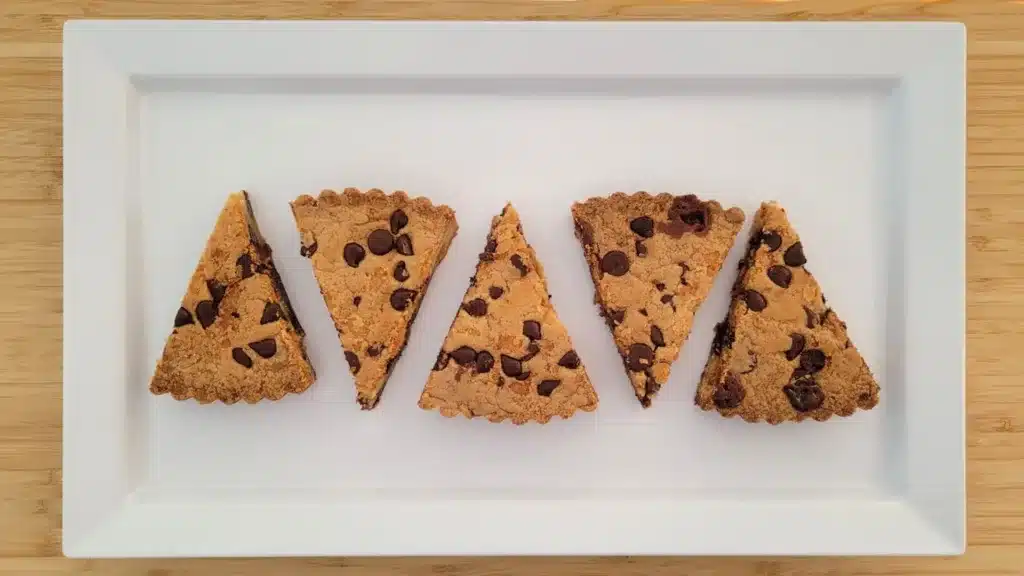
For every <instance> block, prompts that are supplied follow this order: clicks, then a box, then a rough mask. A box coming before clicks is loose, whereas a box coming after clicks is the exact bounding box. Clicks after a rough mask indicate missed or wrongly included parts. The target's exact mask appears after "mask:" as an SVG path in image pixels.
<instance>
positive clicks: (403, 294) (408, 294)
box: [391, 288, 416, 312]
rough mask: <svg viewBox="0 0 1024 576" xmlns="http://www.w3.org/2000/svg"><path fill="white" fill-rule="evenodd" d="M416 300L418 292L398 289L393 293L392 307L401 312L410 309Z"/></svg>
mask: <svg viewBox="0 0 1024 576" xmlns="http://www.w3.org/2000/svg"><path fill="white" fill-rule="evenodd" d="M414 298H416V291H415V290H409V289H407V288H398V289H396V290H395V291H394V292H392V293H391V307H392V308H394V309H395V310H397V311H399V312H401V311H402V310H405V309H406V308H408V307H409V304H411V303H412V301H413V299H414Z"/></svg>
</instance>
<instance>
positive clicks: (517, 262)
mask: <svg viewBox="0 0 1024 576" xmlns="http://www.w3.org/2000/svg"><path fill="white" fill-rule="evenodd" d="M512 265H513V266H515V267H516V270H519V275H520V276H526V274H527V272H529V271H530V269H529V268H527V267H526V263H525V262H523V257H522V256H520V255H519V254H513V255H512Z"/></svg>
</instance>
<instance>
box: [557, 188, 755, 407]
mask: <svg viewBox="0 0 1024 576" xmlns="http://www.w3.org/2000/svg"><path fill="white" fill-rule="evenodd" d="M572 215H573V220H574V222H575V225H576V237H577V238H578V239H579V241H580V244H581V245H582V246H583V254H584V256H585V257H586V259H587V264H588V265H589V267H590V275H591V277H592V278H593V280H594V288H595V296H594V300H595V302H596V303H597V305H598V307H599V309H600V311H601V315H602V316H604V319H605V322H606V323H607V324H608V328H609V329H610V330H611V331H612V336H613V338H614V339H615V344H616V345H617V346H618V349H619V354H620V355H621V356H622V361H623V364H625V366H626V373H627V375H628V376H629V380H630V383H631V384H632V386H633V392H634V393H635V394H636V397H637V400H639V401H640V404H641V405H643V406H644V407H645V408H646V407H649V406H650V405H651V400H652V399H653V398H654V396H655V394H657V392H658V391H659V390H660V389H661V387H662V386H664V385H665V383H666V382H668V377H669V372H670V370H671V366H672V363H673V362H675V360H676V359H677V358H678V357H679V352H680V350H681V349H682V346H683V343H684V342H686V338H687V336H688V335H689V334H690V328H691V325H692V323H693V316H694V313H695V312H696V311H697V308H698V307H699V306H700V304H701V303H702V302H703V301H704V299H705V298H707V295H708V292H709V291H710V290H711V285H712V283H713V282H714V279H715V275H717V274H718V271H719V270H720V269H721V268H722V263H723V262H724V261H725V258H726V256H727V255H728V253H729V249H730V247H732V244H733V242H734V240H735V239H736V234H738V233H739V231H740V228H742V227H743V220H744V215H743V211H742V210H740V209H739V208H729V209H728V210H726V209H723V208H722V206H721V204H719V203H718V202H715V201H704V200H701V199H699V198H697V197H696V196H694V195H692V194H690V195H687V196H672V195H670V194H658V195H656V196H652V195H650V194H648V193H646V192H638V193H635V194H630V195H627V194H624V193H622V192H617V193H615V194H612V195H611V196H610V197H608V198H591V199H589V200H587V201H585V202H578V203H576V204H574V205H573V207H572Z"/></svg>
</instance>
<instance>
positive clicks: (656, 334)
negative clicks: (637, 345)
mask: <svg viewBox="0 0 1024 576" xmlns="http://www.w3.org/2000/svg"><path fill="white" fill-rule="evenodd" d="M651 342H652V343H653V344H654V345H655V346H657V347H659V348H660V347H662V346H664V345H665V335H664V334H662V333H661V328H658V327H657V326H651Z"/></svg>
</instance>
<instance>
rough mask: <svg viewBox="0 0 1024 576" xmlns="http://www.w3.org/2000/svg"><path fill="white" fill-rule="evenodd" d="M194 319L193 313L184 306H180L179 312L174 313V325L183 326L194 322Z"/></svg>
mask: <svg viewBox="0 0 1024 576" xmlns="http://www.w3.org/2000/svg"><path fill="white" fill-rule="evenodd" d="M194 322H195V320H192V314H191V313H190V312H189V311H188V310H187V309H186V308H185V307H184V306H182V307H181V308H178V313H177V314H175V315H174V327H175V328H181V327H182V326H187V325H189V324H192V323H194Z"/></svg>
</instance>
